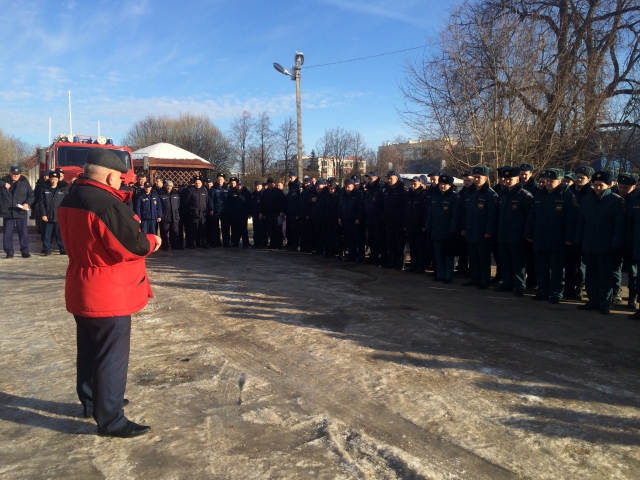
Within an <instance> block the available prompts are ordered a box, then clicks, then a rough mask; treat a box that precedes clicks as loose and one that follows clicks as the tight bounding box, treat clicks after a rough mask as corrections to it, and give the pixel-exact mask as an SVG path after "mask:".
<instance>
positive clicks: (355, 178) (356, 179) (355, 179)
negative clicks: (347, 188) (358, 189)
mask: <svg viewBox="0 0 640 480" xmlns="http://www.w3.org/2000/svg"><path fill="white" fill-rule="evenodd" d="M351 180H353V182H354V183H360V177H357V176H356V175H354V176H353V177H351Z"/></svg>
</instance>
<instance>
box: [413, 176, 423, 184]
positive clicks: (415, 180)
mask: <svg viewBox="0 0 640 480" xmlns="http://www.w3.org/2000/svg"><path fill="white" fill-rule="evenodd" d="M411 181H412V182H418V183H421V182H420V177H413V178H412V179H411Z"/></svg>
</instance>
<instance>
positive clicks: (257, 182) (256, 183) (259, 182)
mask: <svg viewBox="0 0 640 480" xmlns="http://www.w3.org/2000/svg"><path fill="white" fill-rule="evenodd" d="M253 184H254V185H260V184H262V182H261V181H260V180H256V181H255V182H253Z"/></svg>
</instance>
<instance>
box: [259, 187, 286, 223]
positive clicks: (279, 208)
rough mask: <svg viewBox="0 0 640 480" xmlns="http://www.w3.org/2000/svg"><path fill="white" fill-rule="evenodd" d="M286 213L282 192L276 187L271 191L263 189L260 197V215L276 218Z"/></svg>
mask: <svg viewBox="0 0 640 480" xmlns="http://www.w3.org/2000/svg"><path fill="white" fill-rule="evenodd" d="M286 211H287V199H286V197H285V196H284V192H283V191H282V190H280V189H279V188H276V187H274V188H273V189H272V190H269V189H268V188H267V189H265V190H264V194H263V195H262V214H263V215H276V216H277V215H280V213H284V212H286Z"/></svg>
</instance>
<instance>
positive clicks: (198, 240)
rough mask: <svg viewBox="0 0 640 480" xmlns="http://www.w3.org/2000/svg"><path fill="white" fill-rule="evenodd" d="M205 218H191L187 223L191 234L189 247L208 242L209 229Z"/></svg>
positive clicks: (200, 245)
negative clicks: (207, 229)
mask: <svg viewBox="0 0 640 480" xmlns="http://www.w3.org/2000/svg"><path fill="white" fill-rule="evenodd" d="M204 222H205V220H204V219H200V220H198V219H196V220H191V221H190V222H189V223H188V224H187V229H188V232H189V234H188V235H187V247H188V248H194V247H204V246H206V244H207V231H206V227H205V223H204Z"/></svg>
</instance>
